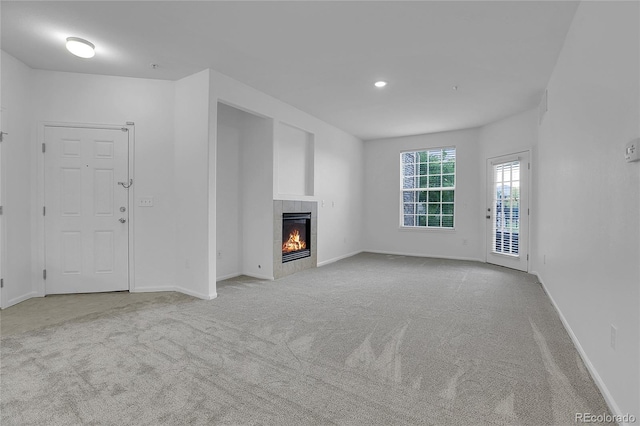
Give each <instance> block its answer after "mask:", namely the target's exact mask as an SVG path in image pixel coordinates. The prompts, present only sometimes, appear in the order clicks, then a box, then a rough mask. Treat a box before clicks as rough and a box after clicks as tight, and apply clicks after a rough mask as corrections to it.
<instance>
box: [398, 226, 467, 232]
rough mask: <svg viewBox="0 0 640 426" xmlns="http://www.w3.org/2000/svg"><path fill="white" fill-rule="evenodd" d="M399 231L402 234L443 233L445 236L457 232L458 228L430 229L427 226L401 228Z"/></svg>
mask: <svg viewBox="0 0 640 426" xmlns="http://www.w3.org/2000/svg"><path fill="white" fill-rule="evenodd" d="M398 231H401V232H415V231H417V232H442V233H444V234H449V233H452V232H456V228H455V227H454V228H428V227H426V226H424V227H422V226H399V227H398Z"/></svg>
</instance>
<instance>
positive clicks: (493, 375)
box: [1, 254, 609, 426]
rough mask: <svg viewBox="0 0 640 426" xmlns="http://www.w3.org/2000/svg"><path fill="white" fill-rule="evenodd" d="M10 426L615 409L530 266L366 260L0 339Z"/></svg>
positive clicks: (424, 419) (546, 420)
mask: <svg viewBox="0 0 640 426" xmlns="http://www.w3.org/2000/svg"><path fill="white" fill-rule="evenodd" d="M1 355H2V359H1V361H2V366H1V367H2V370H1V379H2V382H1V391H2V394H1V397H2V403H1V409H2V424H3V425H5V426H6V425H30V424H37V425H44V424H46V425H74V424H109V425H116V424H117V425H139V424H144V425H157V424H171V425H173V424H264V425H306V424H322V425H324V424H348V425H387V424H395V425H401V424H433V425H477V424H488V425H517V424H527V425H561V424H567V425H568V424H574V416H575V413H576V412H589V413H608V412H609V411H608V409H607V408H606V405H605V402H604V400H603V398H602V396H601V395H600V394H599V392H598V390H597V388H596V387H595V385H594V384H593V382H592V380H591V378H590V376H589V374H588V373H587V371H586V369H585V367H584V365H583V364H582V361H581V360H580V358H579V356H578V353H577V352H576V350H575V348H574V347H573V345H572V343H571V341H570V339H569V337H568V335H567V334H566V332H565V330H564V329H563V327H562V324H561V322H560V320H559V318H558V316H557V314H556V312H555V311H554V309H553V307H552V305H551V303H550V302H549V300H548V298H547V297H546V295H545V294H544V292H543V290H542V289H541V287H540V285H539V284H538V283H537V282H536V280H535V277H533V276H532V275H528V274H524V273H520V272H516V271H511V270H508V269H504V268H499V267H494V266H489V265H484V264H480V263H474V262H460V261H446V260H435V259H424V258H411V257H396V256H386V255H374V254H361V255H358V256H354V257H352V258H349V259H345V260H343V261H340V262H338V263H335V264H331V265H328V266H325V267H322V268H318V269H313V270H308V271H303V272H300V273H298V274H296V275H292V276H289V277H286V278H283V279H280V280H278V281H273V282H268V281H266V282H265V281H258V280H253V279H250V278H246V277H240V278H238V279H235V280H229V281H225V282H222V283H219V286H218V299H216V300H213V301H202V300H197V299H192V298H187V297H185V296H183V295H178V294H173V293H167V294H166V296H163V297H161V298H156V299H155V300H154V301H146V302H142V303H137V304H134V305H130V306H127V307H124V308H112V309H108V310H106V311H105V312H103V313H95V314H90V315H86V316H84V317H82V318H79V319H75V320H70V321H67V322H64V323H61V324H57V325H53V326H49V327H46V328H43V329H40V330H36V331H28V332H23V333H18V334H15V335H11V336H7V337H3V339H2V348H1Z"/></svg>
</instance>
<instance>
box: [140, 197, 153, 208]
mask: <svg viewBox="0 0 640 426" xmlns="http://www.w3.org/2000/svg"><path fill="white" fill-rule="evenodd" d="M138 207H153V197H139V198H138Z"/></svg>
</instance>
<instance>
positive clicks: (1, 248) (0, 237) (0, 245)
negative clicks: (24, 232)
mask: <svg viewBox="0 0 640 426" xmlns="http://www.w3.org/2000/svg"><path fill="white" fill-rule="evenodd" d="M6 123H7V120H6V110H5V108H4V107H2V106H0V132H1V133H0V142H1V141H2V140H3V139H4V138H5V137H6V136H7V135H5V133H9V132H8V131H7V129H6V127H5V126H6ZM3 145H4V144H3V143H0V209H4V186H3V184H4V180H3V176H2V175H3V174H4V173H5V170H6V167H5V165H4V164H3V159H2V146H3ZM5 255H6V245H5V242H4V211H2V212H0V279H1V280H2V281H1V282H2V284H0V308H4V305H5V300H4V294H3V293H4V274H3V272H2V271H3V268H4V264H5Z"/></svg>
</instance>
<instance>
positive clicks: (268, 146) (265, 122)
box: [216, 104, 273, 280]
mask: <svg viewBox="0 0 640 426" xmlns="http://www.w3.org/2000/svg"><path fill="white" fill-rule="evenodd" d="M217 124H218V130H217V160H216V164H217V171H216V173H217V182H216V185H217V187H216V193H217V200H216V201H217V206H216V225H217V228H218V229H217V233H216V234H217V241H216V247H217V254H216V255H217V265H216V278H217V279H218V280H220V279H225V278H228V277H232V276H237V275H241V274H244V275H249V276H253V277H257V278H266V279H273V253H272V247H273V243H272V241H273V199H272V192H273V187H272V181H273V167H272V165H273V159H272V156H273V125H272V120H270V119H267V118H263V117H258V116H256V115H253V114H250V113H248V112H245V111H241V110H238V109H236V108H233V107H230V106H227V105H224V104H218V120H217Z"/></svg>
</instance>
